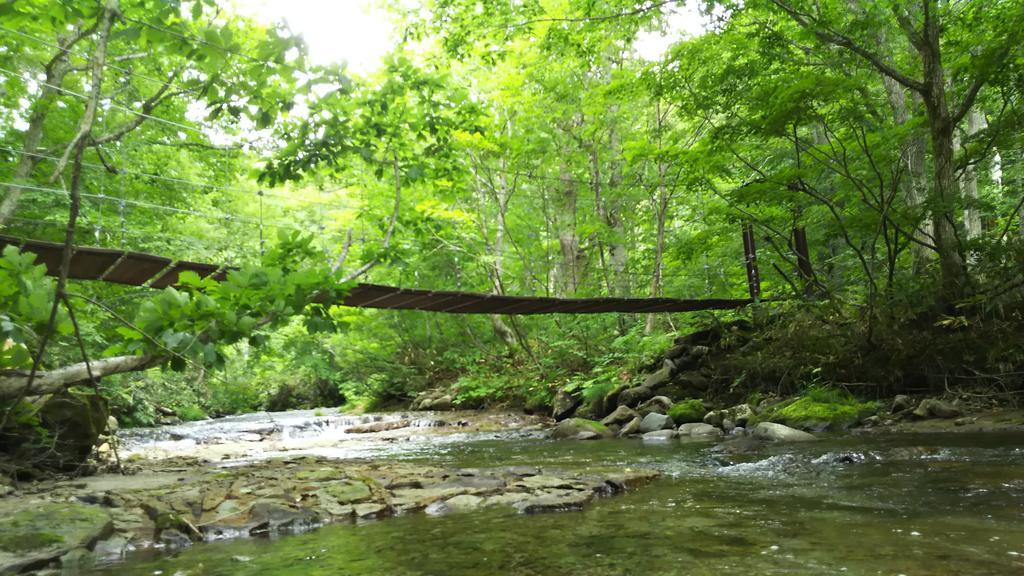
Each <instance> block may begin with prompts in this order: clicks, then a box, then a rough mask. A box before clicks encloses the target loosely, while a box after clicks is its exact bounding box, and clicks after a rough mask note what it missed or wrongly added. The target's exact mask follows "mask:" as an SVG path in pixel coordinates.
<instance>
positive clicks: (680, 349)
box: [665, 344, 687, 360]
mask: <svg viewBox="0 0 1024 576" xmlns="http://www.w3.org/2000/svg"><path fill="white" fill-rule="evenodd" d="M686 350H687V347H686V346H684V345H682V344H679V345H676V346H673V347H671V348H669V349H668V352H665V358H668V359H669V360H675V359H676V358H682V356H683V355H684V354H686Z"/></svg>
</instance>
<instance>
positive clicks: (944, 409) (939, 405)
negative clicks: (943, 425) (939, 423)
mask: <svg viewBox="0 0 1024 576" xmlns="http://www.w3.org/2000/svg"><path fill="white" fill-rule="evenodd" d="M913 415H914V416H915V417H916V418H922V419H923V418H959V417H960V416H961V415H962V413H961V411H960V409H959V408H957V407H956V406H954V405H952V404H950V403H949V402H944V401H942V400H938V399H936V398H925V399H924V400H921V403H920V404H918V405H917V408H914V412H913Z"/></svg>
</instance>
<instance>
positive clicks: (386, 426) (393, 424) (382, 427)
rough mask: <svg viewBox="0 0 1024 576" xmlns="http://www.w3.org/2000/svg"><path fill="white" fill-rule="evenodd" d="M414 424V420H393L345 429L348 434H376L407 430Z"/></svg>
mask: <svg viewBox="0 0 1024 576" xmlns="http://www.w3.org/2000/svg"><path fill="white" fill-rule="evenodd" d="M410 424H412V420H391V421H386V422H373V423H371V424H362V425H359V426H349V427H348V428H346V429H345V432H346V433H348V434H373V433H375V432H385V431H387V430H399V429H401V428H406V427H407V426H409V425H410Z"/></svg>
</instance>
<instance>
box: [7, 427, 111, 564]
mask: <svg viewBox="0 0 1024 576" xmlns="http://www.w3.org/2000/svg"><path fill="white" fill-rule="evenodd" d="M104 423H105V419H104ZM113 528H114V525H113V522H112V520H111V518H110V515H109V514H107V512H106V511H104V510H103V509H102V508H99V507H97V506H89V505H86V504H77V503H72V502H46V503H34V504H32V505H31V506H28V505H21V506H18V507H15V506H11V505H5V506H4V507H2V508H0V574H17V573H20V572H24V571H27V570H31V569H35V568H41V567H43V566H46V565H47V564H49V563H51V562H53V561H55V560H57V559H58V558H61V557H62V556H65V555H66V554H68V553H69V552H71V551H73V550H76V549H79V548H91V547H93V546H94V545H95V544H96V542H98V541H100V540H102V539H103V538H105V537H107V536H109V535H110V534H111V532H112V531H113Z"/></svg>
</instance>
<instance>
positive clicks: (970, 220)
mask: <svg viewBox="0 0 1024 576" xmlns="http://www.w3.org/2000/svg"><path fill="white" fill-rule="evenodd" d="M984 127H985V117H984V116H982V114H981V112H979V111H978V110H971V112H970V113H969V114H968V115H967V132H966V135H967V137H968V138H969V137H971V136H974V135H975V134H977V133H978V132H980V131H981V130H982V129H983V128H984ZM960 186H961V190H962V191H963V195H964V229H965V232H966V236H967V239H968V240H973V239H975V238H978V237H979V236H981V233H982V232H983V230H982V224H981V211H980V209H979V206H978V172H977V170H976V169H975V167H974V164H970V163H969V164H967V167H966V168H965V169H964V173H963V176H962V177H961V180H960Z"/></svg>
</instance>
